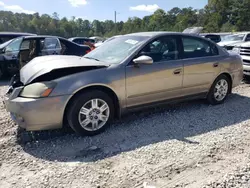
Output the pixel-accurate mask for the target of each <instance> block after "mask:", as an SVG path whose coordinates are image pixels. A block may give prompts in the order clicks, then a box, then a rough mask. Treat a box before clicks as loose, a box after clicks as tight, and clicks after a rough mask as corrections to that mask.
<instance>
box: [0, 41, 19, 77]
mask: <svg viewBox="0 0 250 188" xmlns="http://www.w3.org/2000/svg"><path fill="white" fill-rule="evenodd" d="M21 42H22V38H18V39H15V40H14V41H12V42H11V43H10V44H9V45H8V46H6V48H5V49H4V54H3V60H4V62H3V63H2V65H1V66H2V67H1V69H2V70H1V71H3V74H6V73H11V74H14V73H16V71H18V54H19V50H20V45H21Z"/></svg>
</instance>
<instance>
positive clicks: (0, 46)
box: [0, 39, 14, 49]
mask: <svg viewBox="0 0 250 188" xmlns="http://www.w3.org/2000/svg"><path fill="white" fill-rule="evenodd" d="M13 40H14V39H11V40H8V41H7V42H5V43H3V44H0V49H2V48H5V47H6V46H8V45H9V44H10V43H11V42H12V41H13Z"/></svg>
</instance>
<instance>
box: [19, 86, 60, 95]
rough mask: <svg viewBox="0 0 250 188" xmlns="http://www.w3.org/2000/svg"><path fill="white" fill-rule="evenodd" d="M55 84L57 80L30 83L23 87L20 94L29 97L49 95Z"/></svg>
mask: <svg viewBox="0 0 250 188" xmlns="http://www.w3.org/2000/svg"><path fill="white" fill-rule="evenodd" d="M55 86H56V83H55V82H38V83H34V84H30V85H27V86H25V87H24V88H23V90H22V92H21V93H20V96H21V97H27V98H42V97H48V96H49V95H50V93H51V92H52V91H53V89H54V88H55Z"/></svg>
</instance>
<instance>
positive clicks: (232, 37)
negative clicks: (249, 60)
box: [222, 34, 245, 41]
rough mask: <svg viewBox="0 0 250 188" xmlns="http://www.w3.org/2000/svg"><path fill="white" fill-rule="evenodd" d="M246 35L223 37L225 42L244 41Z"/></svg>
mask: <svg viewBox="0 0 250 188" xmlns="http://www.w3.org/2000/svg"><path fill="white" fill-rule="evenodd" d="M244 37H245V34H238V35H227V36H224V37H222V40H223V41H243V39H244Z"/></svg>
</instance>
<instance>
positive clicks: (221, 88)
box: [207, 75, 231, 105]
mask: <svg viewBox="0 0 250 188" xmlns="http://www.w3.org/2000/svg"><path fill="white" fill-rule="evenodd" d="M230 87H231V82H230V80H229V79H228V77H227V76H225V75H221V76H219V77H218V78H217V79H216V80H215V81H214V83H213V85H212V87H211V88H210V91H209V93H208V96H207V100H208V102H209V103H210V104H212V105H216V104H221V103H223V102H224V101H225V100H226V98H227V96H228V94H229V92H230Z"/></svg>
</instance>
